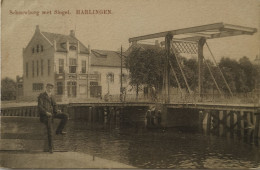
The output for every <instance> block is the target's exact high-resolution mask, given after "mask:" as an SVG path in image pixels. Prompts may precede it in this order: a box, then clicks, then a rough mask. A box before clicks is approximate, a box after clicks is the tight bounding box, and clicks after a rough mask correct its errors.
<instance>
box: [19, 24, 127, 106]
mask: <svg viewBox="0 0 260 170" xmlns="http://www.w3.org/2000/svg"><path fill="white" fill-rule="evenodd" d="M120 67H121V58H120V53H119V52H115V51H105V50H90V46H88V47H86V46H85V45H84V44H83V43H82V42H80V41H79V40H78V39H77V38H76V37H75V32H74V31H73V30H71V31H70V34H69V35H62V34H56V33H49V32H43V31H41V30H40V28H39V26H36V29H35V33H34V35H33V36H32V39H31V40H30V42H29V43H28V45H27V46H26V48H24V49H23V77H22V80H23V82H22V85H21V86H22V87H23V89H22V90H21V89H19V90H20V92H19V96H18V98H19V99H20V100H25V101H35V100H36V99H37V96H38V95H39V93H41V92H43V91H44V90H45V85H46V83H53V84H54V85H55V87H54V93H55V96H56V99H57V101H66V100H70V99H71V100H75V99H79V101H84V100H88V99H90V98H100V97H101V96H104V95H105V94H107V93H109V94H111V95H119V94H120V77H121V69H120ZM122 77H123V79H122V80H123V86H124V87H125V88H127V86H128V84H127V71H126V69H125V67H124V66H123V75H122ZM20 84H21V82H20ZM21 91H22V92H21Z"/></svg>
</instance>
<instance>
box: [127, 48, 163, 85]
mask: <svg viewBox="0 0 260 170" xmlns="http://www.w3.org/2000/svg"><path fill="white" fill-rule="evenodd" d="M163 56H164V55H163V51H160V50H157V49H149V50H141V48H134V49H133V51H132V52H131V53H130V54H129V55H128V56H127V57H126V60H125V64H126V67H127V68H128V69H129V72H130V75H129V76H130V85H132V86H135V87H138V86H139V85H147V86H148V87H152V86H155V87H158V82H162V75H163V69H164V67H163V59H162V57H163Z"/></svg>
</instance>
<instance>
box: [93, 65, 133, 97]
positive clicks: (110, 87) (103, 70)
mask: <svg viewBox="0 0 260 170" xmlns="http://www.w3.org/2000/svg"><path fill="white" fill-rule="evenodd" d="M91 71H92V72H97V73H99V74H101V81H100V82H101V86H102V96H104V95H106V94H107V93H108V91H109V93H110V94H111V95H119V94H120V75H121V70H120V67H104V66H91ZM109 73H112V74H113V75H114V81H113V82H111V81H109V82H108V79H107V74H109ZM123 74H125V75H127V77H129V73H128V71H127V70H126V69H125V68H123ZM128 83H129V80H128V79H127V81H126V82H123V87H126V93H127V94H134V93H135V92H134V91H130V89H131V86H130V85H129V84H128Z"/></svg>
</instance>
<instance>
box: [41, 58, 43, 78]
mask: <svg viewBox="0 0 260 170" xmlns="http://www.w3.org/2000/svg"><path fill="white" fill-rule="evenodd" d="M41 75H42V76H43V60H41Z"/></svg>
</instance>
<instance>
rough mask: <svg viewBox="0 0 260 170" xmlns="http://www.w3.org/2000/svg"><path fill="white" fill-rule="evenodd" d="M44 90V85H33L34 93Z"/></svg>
mask: <svg viewBox="0 0 260 170" xmlns="http://www.w3.org/2000/svg"><path fill="white" fill-rule="evenodd" d="M41 90H43V83H33V91H41Z"/></svg>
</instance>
